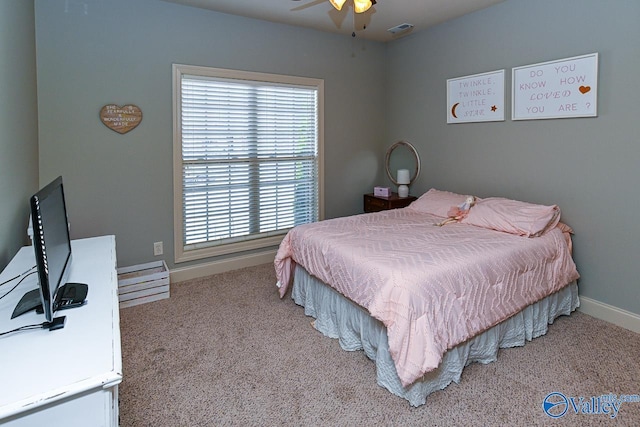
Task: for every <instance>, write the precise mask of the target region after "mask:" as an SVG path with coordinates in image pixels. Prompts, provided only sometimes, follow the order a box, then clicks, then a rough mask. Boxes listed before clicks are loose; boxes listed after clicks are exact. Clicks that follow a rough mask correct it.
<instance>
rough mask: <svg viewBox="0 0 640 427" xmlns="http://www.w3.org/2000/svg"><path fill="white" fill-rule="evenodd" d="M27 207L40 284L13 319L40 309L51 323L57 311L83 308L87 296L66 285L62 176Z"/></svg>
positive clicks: (81, 289)
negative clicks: (28, 208) (80, 306)
mask: <svg viewBox="0 0 640 427" xmlns="http://www.w3.org/2000/svg"><path fill="white" fill-rule="evenodd" d="M30 205H31V222H32V228H33V250H34V253H35V259H36V266H37V269H38V284H39V285H38V289H34V290H32V291H30V292H28V293H27V294H25V295H24V296H23V297H22V299H21V300H20V302H19V303H18V305H17V306H16V309H15V310H14V313H13V315H12V318H13V317H16V316H19V315H20V314H23V313H25V312H27V311H29V310H32V309H34V308H35V309H36V311H40V308H41V310H42V312H43V313H44V315H45V318H46V321H47V322H49V323H51V322H53V319H54V313H55V311H56V310H59V309H62V308H71V307H75V306H78V305H82V304H83V303H84V302H85V297H86V295H87V285H85V284H81V283H67V277H68V274H69V267H70V265H71V259H72V254H71V240H70V238H69V223H68V220H67V207H66V202H65V197H64V187H63V184H62V177H61V176H59V177H58V178H56V179H54V180H53V181H52V182H51V183H49V184H48V185H47V186H45V187H44V188H42V189H41V190H40V191H38V192H37V193H36V194H34V195H33V196H32V197H31V200H30ZM59 325H60V323H57V326H58V327H61V326H59ZM62 326H64V323H62Z"/></svg>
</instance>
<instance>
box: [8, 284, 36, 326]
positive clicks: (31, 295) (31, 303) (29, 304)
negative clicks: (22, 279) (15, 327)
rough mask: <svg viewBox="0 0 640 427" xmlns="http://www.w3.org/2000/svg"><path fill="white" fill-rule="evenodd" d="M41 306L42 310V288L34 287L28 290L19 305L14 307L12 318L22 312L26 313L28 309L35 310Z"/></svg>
mask: <svg viewBox="0 0 640 427" xmlns="http://www.w3.org/2000/svg"><path fill="white" fill-rule="evenodd" d="M38 307H40V310H42V300H41V299H40V289H34V290H32V291H29V292H27V293H26V294H24V295H23V296H22V298H20V301H19V302H18V305H16V308H14V309H13V313H12V314H11V318H12V319H14V318H16V317H18V316H20V315H21V314H25V313H26V312H28V311H31V310H35V309H37V308H38Z"/></svg>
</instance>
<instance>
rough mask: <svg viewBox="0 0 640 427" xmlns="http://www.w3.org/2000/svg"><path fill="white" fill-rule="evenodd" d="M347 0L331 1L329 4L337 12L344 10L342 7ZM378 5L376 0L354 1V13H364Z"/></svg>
mask: <svg viewBox="0 0 640 427" xmlns="http://www.w3.org/2000/svg"><path fill="white" fill-rule="evenodd" d="M346 2H347V0H329V3H331V5H332V6H333V7H335V8H336V9H337V10H342V6H344V4H345V3H346ZM374 4H376V0H353V11H354V12H355V13H364V12H366V11H367V10H369V9H370V8H371V6H373V5H374Z"/></svg>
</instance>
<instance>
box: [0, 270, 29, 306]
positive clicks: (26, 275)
mask: <svg viewBox="0 0 640 427" xmlns="http://www.w3.org/2000/svg"><path fill="white" fill-rule="evenodd" d="M31 270H33V268H31ZM35 273H36V272H35V271H30V270H27V271H25V272H24V273H22V274H21V275H19V276H16V277H13V278H11V279H9V280H7V281H5V282H3V283H0V286H2V285H4V284H5V283H9V282H10V281H12V280H15V279H17V278H18V277H20V276H22V279H20V280H19V281H18V283H16V284H15V286H14V287H13V288H11V289H9V290H8V291H7V292H6V293H5V294H4V295H2V296H0V299H2V298H4V297H6V296H7V295H9V294H10V293H11V292H13V290H14V289H15V288H17V287H18V285H20V283H22V281H23V280H24V279H26V278H27V277H29V276H31V275H32V274H35Z"/></svg>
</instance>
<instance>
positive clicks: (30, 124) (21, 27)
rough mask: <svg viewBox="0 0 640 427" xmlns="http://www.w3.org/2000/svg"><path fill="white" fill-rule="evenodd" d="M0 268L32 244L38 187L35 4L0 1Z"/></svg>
mask: <svg viewBox="0 0 640 427" xmlns="http://www.w3.org/2000/svg"><path fill="white" fill-rule="evenodd" d="M0 100H2V101H1V102H0V200H1V201H2V202H0V270H2V269H3V268H4V267H5V266H6V265H7V264H8V263H9V261H11V258H13V256H14V255H15V253H16V252H17V251H18V249H20V247H21V246H24V245H25V244H27V242H28V238H27V225H28V221H29V197H30V196H31V194H33V193H34V192H35V191H36V190H37V189H38V110H37V97H36V52H35V23H34V12H33V2H29V1H0Z"/></svg>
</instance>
